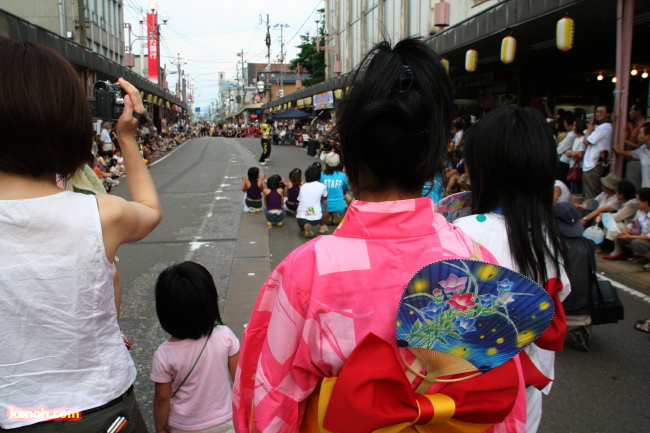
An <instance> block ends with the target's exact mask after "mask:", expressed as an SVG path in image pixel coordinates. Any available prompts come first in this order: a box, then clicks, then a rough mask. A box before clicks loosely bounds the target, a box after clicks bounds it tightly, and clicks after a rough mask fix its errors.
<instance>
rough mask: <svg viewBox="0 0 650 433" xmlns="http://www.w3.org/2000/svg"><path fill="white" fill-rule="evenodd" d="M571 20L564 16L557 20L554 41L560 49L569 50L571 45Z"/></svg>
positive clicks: (572, 30)
mask: <svg viewBox="0 0 650 433" xmlns="http://www.w3.org/2000/svg"><path fill="white" fill-rule="evenodd" d="M573 32H574V27H573V20H572V19H571V18H569V17H564V18H562V19H561V20H560V21H558V22H557V27H556V32H555V43H556V45H557V49H558V50H560V51H569V50H570V49H571V48H572V47H573Z"/></svg>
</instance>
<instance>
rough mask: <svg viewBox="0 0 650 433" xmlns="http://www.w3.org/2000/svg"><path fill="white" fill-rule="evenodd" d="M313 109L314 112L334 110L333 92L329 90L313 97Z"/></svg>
mask: <svg viewBox="0 0 650 433" xmlns="http://www.w3.org/2000/svg"><path fill="white" fill-rule="evenodd" d="M314 108H315V109H316V110H323V109H326V108H334V92H332V91H331V90H330V91H328V92H324V93H318V94H316V95H314Z"/></svg>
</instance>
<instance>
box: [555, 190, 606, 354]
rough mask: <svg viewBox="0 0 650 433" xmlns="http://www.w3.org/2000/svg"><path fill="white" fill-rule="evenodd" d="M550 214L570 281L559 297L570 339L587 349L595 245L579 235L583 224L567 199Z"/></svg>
mask: <svg viewBox="0 0 650 433" xmlns="http://www.w3.org/2000/svg"><path fill="white" fill-rule="evenodd" d="M553 217H554V218H555V222H556V223H557V226H558V228H559V229H560V234H561V235H562V241H563V242H564V246H565V247H566V263H565V270H566V273H567V276H568V277H569V281H570V282H571V293H569V296H567V297H566V298H565V299H564V300H563V301H562V305H563V306H564V313H565V314H566V324H567V331H568V332H569V336H570V337H571V340H572V341H573V348H574V349H576V350H580V351H583V352H588V351H589V339H590V333H591V326H590V325H591V308H590V303H589V289H590V287H591V274H592V272H591V263H593V264H594V265H595V263H596V258H595V254H596V248H595V245H594V243H593V242H592V241H590V240H589V239H586V238H584V237H582V232H583V230H584V228H583V227H582V224H580V219H579V218H580V217H579V215H578V210H577V209H576V207H575V206H574V205H572V204H571V203H568V202H560V203H557V204H556V205H554V206H553ZM594 271H595V269H594Z"/></svg>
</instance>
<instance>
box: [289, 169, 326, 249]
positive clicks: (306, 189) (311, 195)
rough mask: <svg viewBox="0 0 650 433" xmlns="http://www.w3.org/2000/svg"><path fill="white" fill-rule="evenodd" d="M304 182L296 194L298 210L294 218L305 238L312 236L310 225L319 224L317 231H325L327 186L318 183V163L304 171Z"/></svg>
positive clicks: (321, 232)
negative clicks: (324, 216)
mask: <svg viewBox="0 0 650 433" xmlns="http://www.w3.org/2000/svg"><path fill="white" fill-rule="evenodd" d="M305 181H306V182H307V183H305V184H304V185H303V186H302V187H301V188H300V193H299V194H298V210H297V212H296V220H297V221H298V226H299V227H300V232H301V233H302V235H303V236H304V237H306V238H313V237H314V231H313V230H312V226H313V225H315V224H319V225H320V227H319V228H318V233H320V234H324V233H327V231H328V229H327V226H326V225H325V220H324V218H323V215H324V214H325V199H326V198H327V187H326V186H325V185H323V184H322V183H320V182H319V181H320V164H318V165H316V164H312V165H311V166H309V168H308V169H307V170H306V171H305Z"/></svg>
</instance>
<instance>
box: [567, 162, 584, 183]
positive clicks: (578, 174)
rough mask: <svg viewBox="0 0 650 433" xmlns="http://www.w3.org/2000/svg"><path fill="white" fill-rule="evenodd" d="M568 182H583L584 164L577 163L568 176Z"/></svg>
mask: <svg viewBox="0 0 650 433" xmlns="http://www.w3.org/2000/svg"><path fill="white" fill-rule="evenodd" d="M566 180H568V181H569V182H582V164H581V163H579V162H576V164H575V165H574V166H573V167H571V168H570V169H569V173H568V174H567V175H566Z"/></svg>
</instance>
